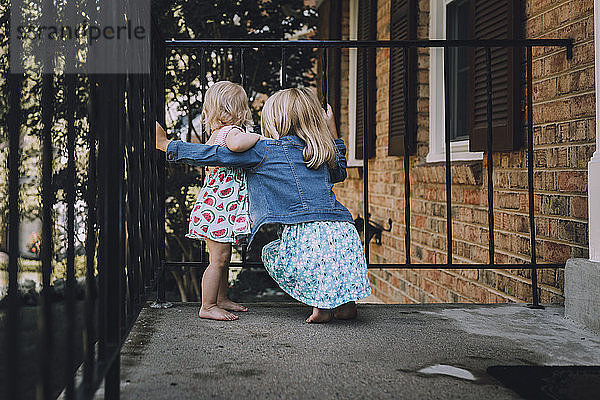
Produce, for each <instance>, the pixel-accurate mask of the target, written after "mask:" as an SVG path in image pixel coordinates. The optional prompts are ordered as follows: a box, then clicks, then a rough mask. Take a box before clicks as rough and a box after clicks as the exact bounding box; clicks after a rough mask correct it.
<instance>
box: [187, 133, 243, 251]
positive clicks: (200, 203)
mask: <svg viewBox="0 0 600 400" xmlns="http://www.w3.org/2000/svg"><path fill="white" fill-rule="evenodd" d="M233 128H239V127H235V126H225V127H223V128H220V129H219V130H218V131H216V132H215V133H214V134H216V135H217V136H216V138H215V142H214V144H216V145H219V146H225V145H226V143H225V139H226V138H227V134H228V133H229V131H231V129H233ZM239 129H241V128H239ZM249 235H250V215H249V213H248V188H247V185H246V172H245V171H244V170H243V169H240V168H229V167H217V168H210V170H209V172H208V174H207V175H206V178H205V179H204V185H203V186H202V189H200V193H199V194H198V199H197V200H196V203H195V204H194V208H193V209H192V212H191V214H190V223H189V229H188V233H187V235H185V236H186V237H188V238H190V239H198V240H205V239H211V240H214V241H215V242H220V243H232V244H238V243H241V242H244V241H245V240H246V239H247V238H248V236H249Z"/></svg>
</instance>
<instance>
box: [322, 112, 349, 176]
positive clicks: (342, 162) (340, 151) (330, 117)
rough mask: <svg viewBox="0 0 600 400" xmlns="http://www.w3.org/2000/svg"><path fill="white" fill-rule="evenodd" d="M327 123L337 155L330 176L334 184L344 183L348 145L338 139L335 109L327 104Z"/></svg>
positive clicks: (325, 115) (324, 114) (325, 113)
mask: <svg viewBox="0 0 600 400" xmlns="http://www.w3.org/2000/svg"><path fill="white" fill-rule="evenodd" d="M323 116H324V117H325V123H326V124H327V128H328V129H329V134H330V135H331V138H332V139H333V142H334V143H335V148H336V150H337V154H336V156H335V167H334V168H329V176H330V178H331V182H332V183H338V182H343V181H344V180H345V179H346V176H347V173H346V145H345V144H344V141H343V140H342V139H339V138H338V133H337V128H336V126H335V116H334V114H333V109H332V108H331V106H330V105H329V104H327V111H325V110H323Z"/></svg>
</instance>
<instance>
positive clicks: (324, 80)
mask: <svg viewBox="0 0 600 400" xmlns="http://www.w3.org/2000/svg"><path fill="white" fill-rule="evenodd" d="M321 91H322V94H323V108H324V109H325V110H326V111H327V48H322V49H321Z"/></svg>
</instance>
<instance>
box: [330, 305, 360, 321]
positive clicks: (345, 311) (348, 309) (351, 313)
mask: <svg viewBox="0 0 600 400" xmlns="http://www.w3.org/2000/svg"><path fill="white" fill-rule="evenodd" d="M357 314H358V311H357V310H356V303H355V302H353V301H349V302H348V303H346V304H342V305H341V306H339V307H338V308H336V309H335V312H334V313H333V317H334V318H335V319H354V318H356V315H357Z"/></svg>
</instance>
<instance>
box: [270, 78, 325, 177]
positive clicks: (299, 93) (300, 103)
mask: <svg viewBox="0 0 600 400" xmlns="http://www.w3.org/2000/svg"><path fill="white" fill-rule="evenodd" d="M260 124H261V128H262V131H263V135H265V136H267V137H270V138H273V139H279V138H281V137H284V136H286V135H294V134H295V135H297V136H298V137H299V138H300V139H302V140H303V141H304V142H305V143H306V146H305V147H304V151H303V153H302V155H303V158H304V161H305V162H306V164H307V165H306V166H307V167H308V168H312V169H317V168H319V167H320V166H321V165H322V164H324V163H327V164H329V166H331V167H334V166H335V155H336V148H335V143H334V142H333V139H332V138H331V135H330V133H329V128H327V124H326V122H325V118H324V116H323V108H322V107H321V104H320V103H319V99H317V95H316V94H315V93H314V92H313V91H312V90H310V89H307V88H291V89H283V90H280V91H278V92H277V93H275V94H273V95H272V96H271V97H269V98H268V99H267V101H265V104H264V106H263V109H262V113H261V116H260Z"/></svg>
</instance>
